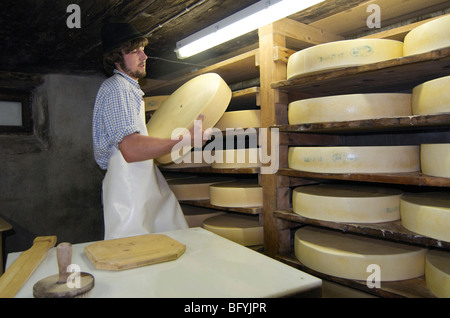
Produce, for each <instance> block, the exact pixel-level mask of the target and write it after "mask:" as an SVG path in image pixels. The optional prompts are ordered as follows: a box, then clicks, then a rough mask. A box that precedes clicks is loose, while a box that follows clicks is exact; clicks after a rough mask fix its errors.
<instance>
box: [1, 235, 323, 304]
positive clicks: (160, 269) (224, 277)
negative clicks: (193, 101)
mask: <svg viewBox="0 0 450 318" xmlns="http://www.w3.org/2000/svg"><path fill="white" fill-rule="evenodd" d="M162 234H166V235H167V236H170V237H172V238H173V239H175V240H177V241H179V242H180V243H183V244H185V245H186V251H185V253H184V254H183V255H181V256H180V258H178V259H177V260H174V261H169V262H165V263H160V264H154V265H149V266H145V267H140V268H135V269H128V270H124V271H107V270H98V269H96V268H95V267H94V265H93V264H92V263H91V262H90V260H89V259H88V258H87V257H86V255H85V254H84V251H83V250H84V247H85V246H87V245H89V244H91V243H92V242H91V243H82V244H73V255H72V263H73V264H77V265H79V266H80V269H81V271H82V272H88V273H90V274H92V275H93V276H94V278H95V287H94V289H93V291H92V292H91V297H99V298H106V297H115V298H127V297H133V298H142V297H149V298H158V297H161V298H179V297H183V298H212V297H213V298H255V297H256V298H267V297H282V296H289V295H293V294H298V293H303V292H308V291H314V290H317V289H319V290H320V288H321V285H322V281H321V280H320V279H318V278H316V277H314V276H311V275H309V274H306V273H304V272H302V271H300V270H298V269H295V268H293V267H291V266H288V265H286V264H284V263H281V262H279V261H277V260H274V259H272V258H270V257H267V256H265V255H263V254H261V253H259V252H256V251H254V250H252V249H249V248H247V247H244V246H241V245H239V244H236V243H234V242H232V241H229V240H227V239H225V238H223V237H220V236H218V235H216V234H213V233H211V232H209V231H207V230H204V229H202V228H190V229H186V230H179V231H170V232H164V233H162ZM19 255H20V252H18V253H10V254H9V255H8V259H7V263H6V267H7V268H8V266H10V265H11V264H12V263H13V261H14V260H15V259H17V257H18V256H19ZM57 273H58V267H57V261H56V248H52V249H51V250H49V252H48V254H47V258H46V259H45V260H44V261H43V263H42V264H41V265H40V266H39V267H38V268H37V269H36V271H35V272H34V273H33V275H32V276H31V277H30V278H29V280H28V281H27V282H26V283H25V285H24V286H23V287H22V289H21V290H20V291H19V293H18V294H17V295H16V297H19V298H20V297H21V298H24V297H25V298H26V297H28V298H29V297H33V285H34V284H35V283H36V282H38V281H39V280H41V279H43V278H45V277H48V276H51V275H54V274H57Z"/></svg>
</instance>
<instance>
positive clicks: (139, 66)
mask: <svg viewBox="0 0 450 318" xmlns="http://www.w3.org/2000/svg"><path fill="white" fill-rule="evenodd" d="M146 60H147V55H145V53H144V47H139V48H137V49H135V50H133V51H131V52H129V53H125V52H123V63H120V65H119V66H118V67H119V68H121V70H122V71H123V72H124V73H126V74H127V75H128V76H130V77H132V78H134V79H135V80H138V79H139V78H144V77H145V75H146V71H145V61H146Z"/></svg>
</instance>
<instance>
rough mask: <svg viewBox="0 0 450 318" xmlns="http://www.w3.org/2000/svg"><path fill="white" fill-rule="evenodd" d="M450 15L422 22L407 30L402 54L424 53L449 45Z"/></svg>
mask: <svg viewBox="0 0 450 318" xmlns="http://www.w3.org/2000/svg"><path fill="white" fill-rule="evenodd" d="M448 30H450V15H446V16H443V17H440V18H437V19H435V20H432V21H430V22H427V23H424V24H422V25H420V26H418V27H417V28H414V29H412V30H411V31H409V32H408V34H407V35H406V36H405V39H404V46H403V55H404V56H407V55H413V54H420V53H425V52H429V51H433V50H437V49H441V48H444V47H447V46H450V32H448Z"/></svg>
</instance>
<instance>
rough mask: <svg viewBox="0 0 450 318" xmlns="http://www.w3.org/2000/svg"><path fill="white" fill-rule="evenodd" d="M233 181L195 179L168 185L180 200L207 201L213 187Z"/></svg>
mask: <svg viewBox="0 0 450 318" xmlns="http://www.w3.org/2000/svg"><path fill="white" fill-rule="evenodd" d="M233 180H234V179H232V178H225V177H194V178H185V179H174V180H169V181H167V183H168V184H169V187H170V189H171V190H172V191H173V193H174V194H175V197H176V198H177V199H178V200H207V199H209V187H210V186H211V185H213V184H216V183H222V182H230V181H233Z"/></svg>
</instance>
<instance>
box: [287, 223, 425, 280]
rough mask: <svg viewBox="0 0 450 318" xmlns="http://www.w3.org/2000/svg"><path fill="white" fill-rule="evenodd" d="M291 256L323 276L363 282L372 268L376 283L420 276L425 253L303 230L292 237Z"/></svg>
mask: <svg viewBox="0 0 450 318" xmlns="http://www.w3.org/2000/svg"><path fill="white" fill-rule="evenodd" d="M294 252H295V256H296V257H297V258H298V260H299V261H300V262H301V263H303V264H304V265H305V266H307V267H309V268H311V269H313V270H315V271H318V272H321V273H324V274H327V275H331V276H336V277H342V278H347V279H356V280H364V281H367V280H368V279H369V276H370V275H371V274H372V271H370V270H369V265H373V264H375V265H378V266H379V269H380V271H379V274H380V277H379V278H380V281H398V280H404V279H411V278H416V277H420V276H422V275H423V274H424V267H425V254H426V249H423V248H418V247H414V246H410V245H406V244H400V243H394V242H390V241H386V240H381V239H373V238H369V237H365V236H359V235H354V234H349V233H342V232H337V231H333V230H325V229H321V228H314V227H309V226H306V227H302V228H300V229H299V230H297V231H296V233H295V238H294Z"/></svg>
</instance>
